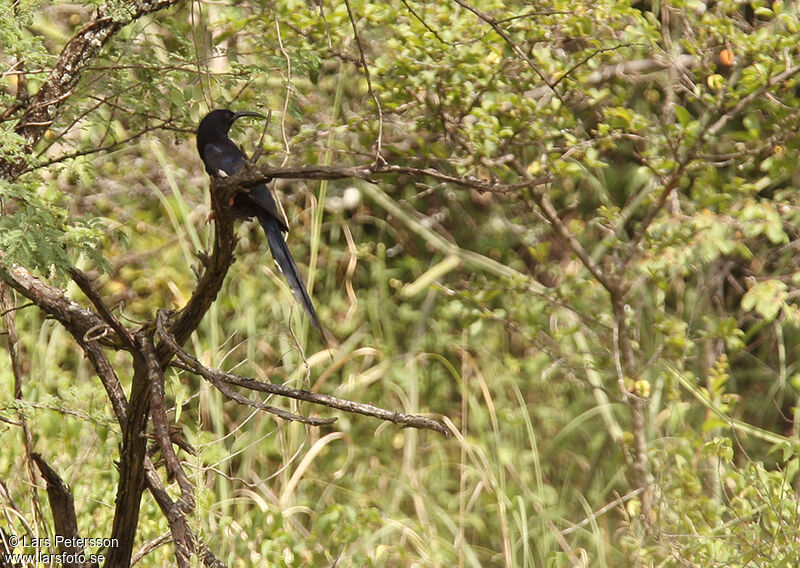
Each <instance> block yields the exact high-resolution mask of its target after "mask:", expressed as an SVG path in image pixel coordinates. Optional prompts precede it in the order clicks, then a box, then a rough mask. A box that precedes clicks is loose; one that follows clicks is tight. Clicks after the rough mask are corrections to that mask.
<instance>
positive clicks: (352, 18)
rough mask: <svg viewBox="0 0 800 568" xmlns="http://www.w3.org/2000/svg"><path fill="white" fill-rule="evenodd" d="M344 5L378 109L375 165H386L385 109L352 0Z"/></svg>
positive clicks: (346, 0)
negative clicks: (370, 72)
mask: <svg viewBox="0 0 800 568" xmlns="http://www.w3.org/2000/svg"><path fill="white" fill-rule="evenodd" d="M344 5H345V6H346V7H347V15H348V16H349V18H350V24H351V25H352V27H353V35H355V37H356V45H357V46H358V55H359V60H360V61H361V67H362V68H363V69H364V77H366V78H367V90H368V91H369V94H370V96H371V97H372V100H373V101H375V107H376V108H377V109H378V140H377V142H376V146H377V147H376V150H375V163H376V164H382V163H385V160H384V159H383V156H382V146H383V109H382V108H381V101H380V100H379V99H378V95H376V94H375V91H374V90H373V89H372V78H371V77H370V74H369V66H368V65H367V59H366V57H365V56H364V46H363V45H362V44H361V36H359V35H358V26H357V25H356V18H355V16H354V15H353V9H352V8H351V7H350V0H344Z"/></svg>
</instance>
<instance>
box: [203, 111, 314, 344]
mask: <svg viewBox="0 0 800 568" xmlns="http://www.w3.org/2000/svg"><path fill="white" fill-rule="evenodd" d="M243 116H258V117H261V118H263V116H262V115H260V114H258V113H255V112H248V111H242V112H233V111H230V110H227V109H220V110H214V111H211V112H210V113H208V114H207V115H206V116H205V117H204V118H203V120H201V121H200V125H199V126H198V127H197V151H198V152H199V153H200V158H201V159H202V160H203V164H205V167H206V171H207V172H208V175H210V176H211V177H215V178H226V177H231V176H233V175H234V174H235V173H237V172H238V171H240V170H241V169H242V168H244V166H245V165H246V163H247V162H246V161H245V157H244V154H242V151H241V150H239V147H238V146H237V145H236V144H234V143H233V141H232V140H231V139H230V138H228V131H229V130H230V128H231V126H232V125H233V123H234V122H235V121H236V120H237V119H238V118H241V117H243ZM234 206H235V207H236V208H237V211H241V212H243V213H244V215H247V216H249V217H256V218H258V221H259V223H261V226H262V227H263V228H264V232H265V233H266V234H267V242H268V243H269V248H270V250H271V251H272V257H273V258H274V259H275V261H276V262H277V263H278V266H279V267H280V269H281V272H283V275H284V276H285V277H286V280H287V281H288V282H289V288H291V290H292V293H293V294H294V296H295V298H297V301H298V302H300V304H301V305H302V306H303V309H304V310H305V311H306V313H307V314H308V317H309V318H310V319H311V323H312V324H313V325H314V326H315V327H317V328H319V329H322V326H321V325H320V322H319V318H318V317H317V312H316V311H315V310H314V305H313V304H312V303H311V298H310V297H309V295H308V291H307V290H306V286H305V284H304V283H303V279H302V278H301V277H300V272H299V271H298V270H297V265H296V264H295V262H294V259H293V258H292V255H291V253H290V252H289V247H288V246H287V245H286V241H284V240H283V233H284V232H288V230H289V228H288V227H287V226H286V223H284V221H283V218H282V217H281V214H280V212H279V211H278V205H277V204H276V203H275V199H274V198H273V197H272V194H271V193H270V192H269V189H267V186H266V185H265V184H259V185H257V186H255V187H253V188H251V189H249V190H248V191H247V192H245V193H240V194H239V195H237V196H236V198H235V200H234Z"/></svg>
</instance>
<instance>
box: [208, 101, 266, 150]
mask: <svg viewBox="0 0 800 568" xmlns="http://www.w3.org/2000/svg"><path fill="white" fill-rule="evenodd" d="M243 116H256V117H258V118H264V115H263V114H259V113H257V112H252V111H249V110H241V111H239V112H233V111H232V110H228V109H217V110H212V111H211V112H210V113H208V114H207V115H205V116H204V117H203V120H201V121H200V125H199V126H198V127H197V147H198V149H199V148H202V147H203V146H205V145H206V144H207V143H208V142H212V141H213V140H215V139H219V138H224V137H227V135H228V131H229V130H230V129H231V126H233V123H234V122H236V121H237V120H238V119H240V118H242V117H243Z"/></svg>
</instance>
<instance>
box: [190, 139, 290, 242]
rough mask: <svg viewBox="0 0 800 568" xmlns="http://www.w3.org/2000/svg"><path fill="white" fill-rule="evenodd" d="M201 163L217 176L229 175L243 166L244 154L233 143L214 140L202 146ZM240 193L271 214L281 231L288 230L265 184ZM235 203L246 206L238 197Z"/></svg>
mask: <svg viewBox="0 0 800 568" xmlns="http://www.w3.org/2000/svg"><path fill="white" fill-rule="evenodd" d="M203 163H204V164H205V165H206V171H207V172H208V173H209V174H210V175H212V176H214V177H218V178H226V177H231V176H232V175H234V174H236V173H237V172H239V171H240V170H241V169H242V168H244V166H245V164H246V162H245V159H244V156H243V155H242V153H241V152H240V151H239V149H238V148H237V147H236V145H235V144H232V143H231V144H224V145H223V144H217V143H214V142H212V143H210V144H206V145H205V147H204V148H203ZM240 195H246V196H247V197H248V199H249V200H250V202H252V203H253V204H255V205H257V206H258V207H259V208H261V209H263V210H264V211H266V212H267V213H269V214H270V215H272V216H273V217H274V218H275V220H276V221H277V222H278V226H279V227H280V229H281V231H283V232H288V231H289V227H287V226H286V223H285V222H284V220H283V215H281V212H280V211H279V210H278V204H277V203H275V198H273V197H272V194H271V193H270V191H269V189H267V186H266V185H264V184H259V185H257V186H255V187H251V188H248V189H245V191H244V192H243V193H242V194H240ZM236 203H237V205H240V206H241V205H245V206H246V204H245V203H242V202H240V200H239V199H237V200H236ZM251 214H252V215H256V214H257V213H256V212H255V211H253V212H251Z"/></svg>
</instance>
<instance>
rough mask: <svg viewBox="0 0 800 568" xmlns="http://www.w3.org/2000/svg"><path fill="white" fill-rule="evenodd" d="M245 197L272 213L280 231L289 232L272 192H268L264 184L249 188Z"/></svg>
mask: <svg viewBox="0 0 800 568" xmlns="http://www.w3.org/2000/svg"><path fill="white" fill-rule="evenodd" d="M247 197H249V198H250V201H252V202H253V203H255V204H256V205H258V206H259V207H261V208H262V209H264V210H265V211H266V212H267V213H269V214H270V215H272V216H273V217H274V218H275V220H276V221H277V222H278V226H279V227H280V229H281V231H283V232H284V233H288V232H289V227H287V226H286V223H285V222H284V221H283V215H281V212H280V211H278V204H277V203H275V198H274V197H272V193H270V191H269V190H268V189H267V186H266V185H264V184H259V185H257V186H255V187H253V188H250V189H249V190H248V191H247Z"/></svg>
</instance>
